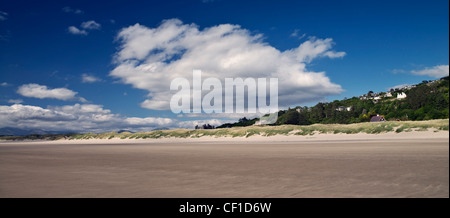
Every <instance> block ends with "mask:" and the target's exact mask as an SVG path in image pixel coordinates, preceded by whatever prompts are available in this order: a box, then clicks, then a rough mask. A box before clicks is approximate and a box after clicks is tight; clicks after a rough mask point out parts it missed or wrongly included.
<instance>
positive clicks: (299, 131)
mask: <svg viewBox="0 0 450 218" xmlns="http://www.w3.org/2000/svg"><path fill="white" fill-rule="evenodd" d="M428 130H432V131H449V119H442V120H428V121H403V122H397V121H388V122H382V123H355V124H313V125H308V126H297V125H282V126H248V127H233V128H224V129H199V130H192V129H172V130H157V131H151V132H138V133H129V132H123V133H116V132H110V133H80V134H68V135H48V136H23V137H14V136H3V137H0V139H3V140H27V139H47V140H58V139H63V138H65V139H69V140H79V139H114V138H119V139H158V138H200V137H204V136H211V137H250V136H254V135H261V136H274V135H314V134H357V133H367V134H380V133H387V132H396V133H401V132H411V131H428Z"/></svg>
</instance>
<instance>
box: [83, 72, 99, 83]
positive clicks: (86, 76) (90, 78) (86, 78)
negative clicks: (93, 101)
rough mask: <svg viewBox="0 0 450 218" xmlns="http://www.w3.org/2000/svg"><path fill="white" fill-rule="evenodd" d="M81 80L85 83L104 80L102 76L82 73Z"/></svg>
mask: <svg viewBox="0 0 450 218" xmlns="http://www.w3.org/2000/svg"><path fill="white" fill-rule="evenodd" d="M81 81H82V82H83V83H95V82H100V81H102V80H101V79H100V78H98V77H95V76H93V75H89V74H85V73H84V74H82V75H81Z"/></svg>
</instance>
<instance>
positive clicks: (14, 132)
mask: <svg viewBox="0 0 450 218" xmlns="http://www.w3.org/2000/svg"><path fill="white" fill-rule="evenodd" d="M67 133H69V132H64V131H45V130H42V129H19V128H13V127H4V128H0V136H27V135H50V134H67Z"/></svg>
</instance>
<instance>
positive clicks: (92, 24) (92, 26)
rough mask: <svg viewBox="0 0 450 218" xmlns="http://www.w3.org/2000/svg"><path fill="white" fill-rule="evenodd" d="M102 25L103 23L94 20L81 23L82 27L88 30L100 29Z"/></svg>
mask: <svg viewBox="0 0 450 218" xmlns="http://www.w3.org/2000/svg"><path fill="white" fill-rule="evenodd" d="M100 27H101V25H100V24H99V23H97V22H95V21H93V20H90V21H86V22H83V23H81V28H83V29H87V30H98V29H100Z"/></svg>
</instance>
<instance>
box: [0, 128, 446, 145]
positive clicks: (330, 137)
mask: <svg viewBox="0 0 450 218" xmlns="http://www.w3.org/2000/svg"><path fill="white" fill-rule="evenodd" d="M428 138H430V139H431V138H432V139H442V140H447V141H448V140H449V132H448V131H435V130H427V131H411V132H401V133H396V132H387V133H378V134H368V133H356V134H345V133H337V134H323V133H316V134H314V135H306V136H302V135H274V136H261V135H253V136H250V137H232V136H221V137H214V136H201V137H194V138H177V137H164V138H157V139H154V138H147V139H129V138H126V139H120V138H117V137H116V138H112V139H59V140H16V141H10V140H0V145H1V144H23V143H27V144H29V143H32V144H124V143H125V144H153V143H242V142H246V143H276V142H324V141H325V142H326V141H335V142H339V141H342V142H349V141H373V140H377V141H379V140H394V139H395V140H414V139H428Z"/></svg>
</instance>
